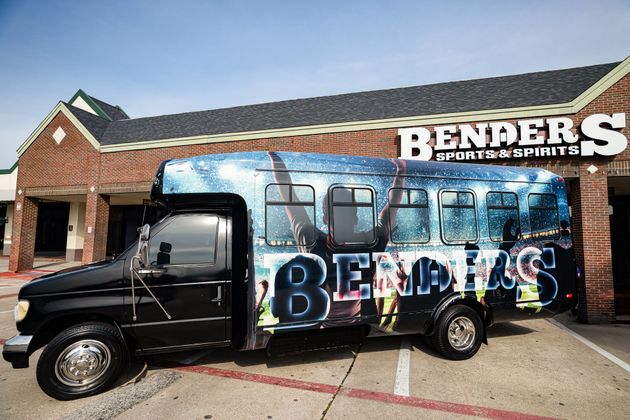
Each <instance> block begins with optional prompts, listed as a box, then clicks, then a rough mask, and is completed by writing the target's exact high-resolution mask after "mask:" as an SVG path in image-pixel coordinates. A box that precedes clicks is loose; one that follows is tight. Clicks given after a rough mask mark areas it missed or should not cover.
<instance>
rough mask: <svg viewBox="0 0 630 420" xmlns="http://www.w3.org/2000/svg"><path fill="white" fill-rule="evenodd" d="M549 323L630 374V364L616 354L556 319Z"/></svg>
mask: <svg viewBox="0 0 630 420" xmlns="http://www.w3.org/2000/svg"><path fill="white" fill-rule="evenodd" d="M547 321H549V322H550V323H552V324H553V325H555V326H556V327H558V328H560V329H561V330H564V331H565V332H567V333H568V334H569V335H572V336H573V338H575V339H576V340H578V341H580V342H582V344H584V345H586V346H587V347H589V348H591V350H594V351H596V352H597V353H599V354H601V355H602V356H604V357H605V358H606V359H608V360H610V361H611V362H613V363H614V364H616V365H617V366H619V367H620V368H622V369H623V370H625V371H626V372H630V365H629V364H628V363H626V362H624V361H623V360H621V359H620V358H618V357H617V356H615V355H614V354H612V353H609V352H607V351H606V350H604V349H603V348H601V347H599V346H598V345H597V344H595V343H593V342H592V341H590V340H587V339H586V338H584V337H582V336H581V335H580V334H578V333H576V332H575V331H573V330H571V329H570V328H567V327H565V326H564V325H562V324H561V323H560V322H558V321H556V320H555V319H547Z"/></svg>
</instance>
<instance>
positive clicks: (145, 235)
mask: <svg viewBox="0 0 630 420" xmlns="http://www.w3.org/2000/svg"><path fill="white" fill-rule="evenodd" d="M138 233H140V240H141V241H148V240H149V236H150V234H151V226H149V225H148V224H147V225H144V226H142V227H141V228H138Z"/></svg>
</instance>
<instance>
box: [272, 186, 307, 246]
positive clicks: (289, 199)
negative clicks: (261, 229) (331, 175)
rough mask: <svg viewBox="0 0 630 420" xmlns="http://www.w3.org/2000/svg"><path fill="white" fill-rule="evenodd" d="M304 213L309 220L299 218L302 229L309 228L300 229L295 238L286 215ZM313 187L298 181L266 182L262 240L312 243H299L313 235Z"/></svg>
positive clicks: (283, 242)
mask: <svg viewBox="0 0 630 420" xmlns="http://www.w3.org/2000/svg"><path fill="white" fill-rule="evenodd" d="M300 213H302V214H303V215H305V216H307V217H308V218H309V221H310V223H308V222H309V221H306V220H302V221H301V223H303V224H304V225H303V226H300V228H301V229H311V230H312V231H311V232H304V231H302V232H301V234H300V235H298V237H297V238H296V235H295V233H294V229H295V228H296V227H297V226H292V225H291V218H290V217H289V215H293V217H295V216H296V215H299V214H300ZM314 221H315V190H314V189H313V187H311V186H310V185H298V184H269V185H267V188H266V189H265V240H266V241H267V244H268V245H272V246H287V245H312V243H302V242H305V241H306V240H307V238H310V239H311V240H312V239H314V238H315V225H314Z"/></svg>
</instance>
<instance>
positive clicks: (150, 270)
mask: <svg viewBox="0 0 630 420" xmlns="http://www.w3.org/2000/svg"><path fill="white" fill-rule="evenodd" d="M164 271H166V270H164V269H160V268H145V269H141V270H138V274H162V273H163V272H164Z"/></svg>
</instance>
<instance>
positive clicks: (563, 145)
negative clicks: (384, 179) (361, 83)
mask: <svg viewBox="0 0 630 420" xmlns="http://www.w3.org/2000/svg"><path fill="white" fill-rule="evenodd" d="M625 127H626V114H625V113H617V114H612V115H606V114H594V115H590V116H588V117H586V118H585V119H584V120H583V121H582V124H581V125H580V126H579V130H577V129H574V128H573V121H572V120H571V119H570V118H567V117H554V118H547V119H544V118H537V119H531V120H521V121H517V122H516V124H513V123H510V122H504V121H501V122H491V123H478V124H474V125H473V124H459V125H444V126H439V127H435V130H434V132H433V133H432V132H431V131H430V130H429V129H427V128H424V127H413V128H401V129H399V130H398V135H399V136H400V154H401V155H400V157H401V158H402V159H415V160H431V159H434V160H439V161H447V160H450V161H466V160H492V159H523V158H546V157H562V156H595V155H598V156H613V155H617V154H619V153H621V152H623V151H624V150H625V149H626V147H627V146H628V139H627V138H626V136H624V135H623V134H622V133H621V132H619V131H618V130H620V129H623V128H625ZM578 132H579V134H578ZM432 137H433V139H434V141H431V140H432Z"/></svg>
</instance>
